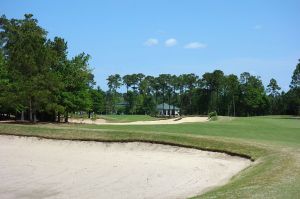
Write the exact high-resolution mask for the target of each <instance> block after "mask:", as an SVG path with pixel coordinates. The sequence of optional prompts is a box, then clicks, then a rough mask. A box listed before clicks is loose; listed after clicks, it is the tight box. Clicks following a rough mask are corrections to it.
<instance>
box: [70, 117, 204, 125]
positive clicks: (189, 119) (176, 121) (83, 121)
mask: <svg viewBox="0 0 300 199" xmlns="http://www.w3.org/2000/svg"><path fill="white" fill-rule="evenodd" d="M207 121H209V120H208V117H184V118H181V119H179V118H172V119H166V120H154V121H136V122H124V123H123V122H122V123H109V122H107V121H106V120H104V119H96V120H91V119H72V118H71V119H69V122H70V123H80V124H102V125H157V124H182V123H188V122H207Z"/></svg>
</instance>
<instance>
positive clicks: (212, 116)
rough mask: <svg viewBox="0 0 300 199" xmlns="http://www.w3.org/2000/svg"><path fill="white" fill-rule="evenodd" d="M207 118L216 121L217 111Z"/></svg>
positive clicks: (209, 114)
mask: <svg viewBox="0 0 300 199" xmlns="http://www.w3.org/2000/svg"><path fill="white" fill-rule="evenodd" d="M208 117H209V119H210V120H217V118H218V114H217V111H213V112H210V113H208Z"/></svg>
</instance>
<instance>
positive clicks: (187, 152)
mask: <svg viewBox="0 0 300 199" xmlns="http://www.w3.org/2000/svg"><path fill="white" fill-rule="evenodd" d="M0 157H1V158H0V198H1V199H6V198H30V199H32V198H33V199H34V198H72V199H73V198H80V199H84V198H105V199H106V198H109V199H113V198H128V199H129V198H130V199H134V198H137V199H140V198H186V197H190V196H195V195H197V194H200V193H203V192H204V191H207V190H208V189H210V188H211V187H215V186H219V185H223V184H224V183H226V182H227V181H228V180H229V179H230V178H231V177H232V176H233V175H235V174H236V173H237V172H239V171H241V170H242V169H244V168H246V167H247V166H249V165H250V161H249V160H245V159H243V158H238V157H232V156H228V155H225V154H222V153H213V152H205V151H199V150H195V149H186V148H180V147H173V146H166V145H157V144H145V143H100V142H77V141H76V142H75V141H55V140H47V139H38V138H25V137H14V136H0Z"/></svg>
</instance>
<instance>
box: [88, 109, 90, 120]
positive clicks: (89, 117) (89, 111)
mask: <svg viewBox="0 0 300 199" xmlns="http://www.w3.org/2000/svg"><path fill="white" fill-rule="evenodd" d="M88 113H89V119H91V111H89V112H88Z"/></svg>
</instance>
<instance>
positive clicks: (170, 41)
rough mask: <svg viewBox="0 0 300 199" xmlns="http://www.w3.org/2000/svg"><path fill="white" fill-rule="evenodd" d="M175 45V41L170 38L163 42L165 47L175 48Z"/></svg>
mask: <svg viewBox="0 0 300 199" xmlns="http://www.w3.org/2000/svg"><path fill="white" fill-rule="evenodd" d="M176 44H177V40H176V39H174V38H170V39H167V40H166V41H165V45H166V46H167V47H172V46H175V45H176Z"/></svg>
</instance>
